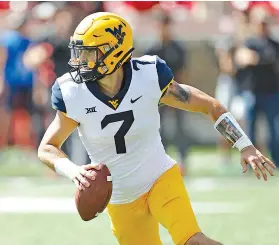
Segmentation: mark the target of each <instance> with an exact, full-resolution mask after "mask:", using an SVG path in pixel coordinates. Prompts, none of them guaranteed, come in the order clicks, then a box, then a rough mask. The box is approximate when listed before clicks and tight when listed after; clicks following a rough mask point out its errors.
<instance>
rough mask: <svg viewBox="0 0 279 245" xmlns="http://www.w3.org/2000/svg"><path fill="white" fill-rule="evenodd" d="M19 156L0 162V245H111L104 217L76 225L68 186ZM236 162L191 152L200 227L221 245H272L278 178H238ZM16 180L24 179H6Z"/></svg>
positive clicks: (278, 210) (191, 188) (277, 223)
mask: <svg viewBox="0 0 279 245" xmlns="http://www.w3.org/2000/svg"><path fill="white" fill-rule="evenodd" d="M20 154H21V153H14V154H11V155H10V156H8V155H9V154H8V153H6V154H5V156H4V157H3V156H2V159H5V160H6V161H7V162H8V164H2V163H3V162H2V161H1V164H0V176H1V177H0V244H1V245H89V244H90V245H114V244H117V242H116V241H115V239H114V237H113V236H112V234H111V231H110V223H109V219H108V217H107V214H106V213H103V214H102V215H100V216H99V217H98V218H96V219H95V220H93V221H91V222H83V221H81V219H80V218H79V216H78V215H77V213H76V212H75V208H74V203H73V194H74V190H75V188H74V186H73V184H71V183H69V182H68V181H67V180H65V179H61V178H48V177H46V174H45V172H46V169H45V168H44V167H41V166H40V165H37V164H36V163H30V162H29V164H26V165H24V164H25V163H21V162H20V161H19V159H23V157H22V156H21V155H20ZM15 156H16V157H15ZM11 157H12V159H13V160H12V161H11V160H10V159H11ZM32 159H33V160H34V162H36V160H35V159H34V158H32ZM15 160H18V161H19V162H16V161H15ZM33 160H32V161H33ZM237 160H238V158H237V155H235V156H234V162H235V163H234V166H231V167H228V168H226V169H224V168H221V165H220V163H219V161H218V155H217V153H216V152H214V151H204V150H202V151H193V152H192V153H191V155H190V161H189V162H190V170H189V176H188V177H185V185H186V187H187V189H188V192H189V196H190V198H191V201H192V204H193V208H194V210H195V212H196V215H197V219H198V222H199V224H200V227H201V229H202V230H203V232H204V233H205V234H207V235H208V236H210V237H212V238H215V239H217V240H219V241H221V242H222V243H224V244H225V245H278V244H279V235H278V232H279V205H278V204H279V184H278V182H279V178H278V173H277V177H273V178H271V179H270V180H269V181H268V182H264V181H258V180H257V179H256V178H255V177H254V176H253V175H252V174H248V175H242V174H241V173H240V172H241V171H240V166H239V165H238V162H237ZM30 161H31V160H30ZM24 169H25V170H24ZM28 169H29V170H28ZM42 174H43V175H44V176H45V177H39V176H41V175H42ZM18 175H25V177H8V176H18ZM27 175H31V176H29V177H26V176H27ZM34 176H35V177H34ZM36 176H37V177H36ZM160 231H161V237H162V241H163V244H164V245H170V244H173V243H172V242H171V238H170V237H169V235H168V233H167V231H166V230H165V229H164V228H161V230H160Z"/></svg>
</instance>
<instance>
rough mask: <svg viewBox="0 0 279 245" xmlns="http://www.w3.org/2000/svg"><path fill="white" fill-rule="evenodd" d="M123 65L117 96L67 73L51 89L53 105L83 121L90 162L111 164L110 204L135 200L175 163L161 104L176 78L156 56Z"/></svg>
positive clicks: (84, 137)
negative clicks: (167, 143) (166, 140)
mask: <svg viewBox="0 0 279 245" xmlns="http://www.w3.org/2000/svg"><path fill="white" fill-rule="evenodd" d="M123 67H124V80H123V86H122V88H121V89H120V91H119V93H118V94H116V95H115V96H114V97H113V98H110V97H108V96H106V95H105V94H103V93H102V92H101V91H100V90H99V88H98V86H97V84H96V83H95V82H89V83H81V84H78V83H75V82H74V81H73V79H72V77H71V76H70V74H69V73H67V74H65V75H63V76H62V77H60V78H58V79H57V80H56V82H55V84H54V86H53V90H52V91H53V93H52V104H53V107H54V108H55V109H57V110H60V111H62V112H65V113H66V115H67V116H68V117H69V118H72V119H73V120H75V121H77V122H79V127H78V131H79V135H80V138H81V140H82V142H83V144H84V147H85V148H86V150H87V152H88V154H89V157H90V159H91V162H92V163H94V164H98V163H104V164H106V165H107V167H108V168H109V170H110V172H111V175H112V181H113V192H112V198H111V201H110V203H128V202H132V201H134V200H136V199H137V198H138V197H140V196H141V195H143V194H144V193H146V192H148V191H149V190H150V188H151V187H152V185H153V184H154V182H155V181H156V180H157V179H158V177H159V176H160V175H162V174H163V173H164V172H165V171H166V170H168V169H169V168H171V167H172V166H173V165H174V164H175V161H174V160H173V159H171V158H170V157H169V156H168V155H167V154H166V152H165V150H164V147H163V145H162V142H161V137H160V133H159V128H160V115H159V111H158V103H159V100H160V98H161V96H162V91H164V90H165V89H166V88H167V87H168V85H169V84H170V83H171V81H172V80H173V75H172V73H171V71H170V69H169V67H168V66H167V65H166V63H165V62H164V61H163V60H161V59H160V58H159V57H157V56H143V57H141V58H133V59H131V60H130V61H129V62H127V63H125V64H124V65H123Z"/></svg>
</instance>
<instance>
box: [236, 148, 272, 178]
mask: <svg viewBox="0 0 279 245" xmlns="http://www.w3.org/2000/svg"><path fill="white" fill-rule="evenodd" d="M247 164H250V165H251V167H252V169H253V171H254V173H255V175H256V176H257V178H258V179H261V175H262V176H263V178H264V180H265V181H267V172H269V174H270V175H271V176H273V175H274V173H273V170H274V169H276V166H275V164H274V163H273V162H272V161H270V160H269V159H268V158H267V157H265V156H264V155H263V154H262V153H261V152H260V151H259V150H257V149H256V148H255V147H254V146H248V147H246V148H244V149H243V150H242V151H241V165H242V167H243V170H242V172H243V173H246V172H247V170H248V167H247Z"/></svg>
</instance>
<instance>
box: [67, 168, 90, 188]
mask: <svg viewBox="0 0 279 245" xmlns="http://www.w3.org/2000/svg"><path fill="white" fill-rule="evenodd" d="M90 169H92V168H89V169H88V165H82V166H79V167H78V168H77V171H76V173H75V174H74V175H73V176H72V178H71V179H72V181H73V182H74V183H75V185H76V187H77V188H78V189H79V190H85V188H88V187H89V186H90V183H89V181H88V180H95V175H94V172H91V171H89V170H90Z"/></svg>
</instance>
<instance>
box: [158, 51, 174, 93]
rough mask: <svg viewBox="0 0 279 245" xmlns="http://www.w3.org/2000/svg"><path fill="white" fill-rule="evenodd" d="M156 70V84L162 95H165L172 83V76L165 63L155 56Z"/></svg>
mask: <svg viewBox="0 0 279 245" xmlns="http://www.w3.org/2000/svg"><path fill="white" fill-rule="evenodd" d="M156 69H157V74H158V82H159V85H160V89H161V91H162V93H165V91H166V90H167V88H168V87H169V85H170V84H171V83H172V82H173V79H174V77H173V74H172V71H171V69H170V68H169V67H168V65H167V64H166V62H165V61H164V60H162V59H161V58H159V57H158V56H156Z"/></svg>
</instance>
